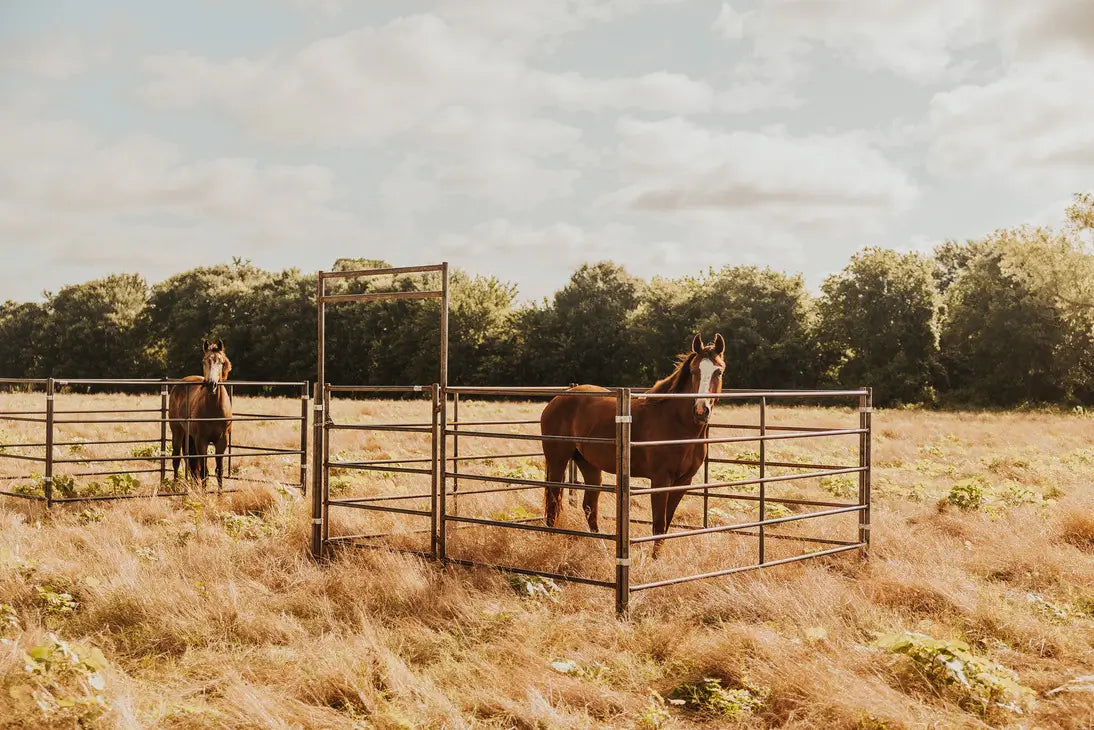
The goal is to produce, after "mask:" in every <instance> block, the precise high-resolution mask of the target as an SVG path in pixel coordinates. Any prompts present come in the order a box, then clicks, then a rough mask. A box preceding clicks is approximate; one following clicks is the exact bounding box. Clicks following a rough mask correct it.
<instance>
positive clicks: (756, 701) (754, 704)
mask: <svg viewBox="0 0 1094 730" xmlns="http://www.w3.org/2000/svg"><path fill="white" fill-rule="evenodd" d="M762 694H763V693H760V692H757V691H755V690H753V689H749V688H744V687H742V688H740V689H730V688H727V687H723V686H722V681H721V680H720V679H718V678H717V677H704V678H703V681H702V682H700V683H698V684H682V685H680V686H679V687H676V688H675V689H673V690H672V692H670V693H669V698H670V699H672V700H682V701H683V704H684V706H685V707H687V708H688V709H689V710H693V711H695V712H699V713H702V714H705V715H711V716H714V717H721V718H724V719H727V720H740V719H742V718H744V717H745V716H747V715H749V714H751V713H752V712H754V711H755V710H758V709H760V708H761V707H762V706H763V703H764V697H763V696H762Z"/></svg>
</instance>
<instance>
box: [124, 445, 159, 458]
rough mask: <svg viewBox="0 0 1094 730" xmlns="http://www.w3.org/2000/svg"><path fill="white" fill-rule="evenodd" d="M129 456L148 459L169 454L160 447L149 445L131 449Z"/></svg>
mask: <svg viewBox="0 0 1094 730" xmlns="http://www.w3.org/2000/svg"><path fill="white" fill-rule="evenodd" d="M129 455H130V456H135V457H138V458H148V457H152V456H166V455H167V454H166V453H164V452H163V451H161V450H160V448H159V447H158V446H153V445H152V444H148V445H147V446H134V447H133V448H132V449H130V451H129Z"/></svg>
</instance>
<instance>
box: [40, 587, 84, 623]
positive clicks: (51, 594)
mask: <svg viewBox="0 0 1094 730" xmlns="http://www.w3.org/2000/svg"><path fill="white" fill-rule="evenodd" d="M37 591H38V601H39V603H41V604H42V609H43V610H44V611H45V612H46V614H47V615H51V616H67V615H68V614H70V613H73V612H74V611H75V610H76V609H77V608H79V607H80V602H79V601H77V600H76V599H75V597H73V595H72V594H71V593H64V592H63V591H58V590H57V589H55V588H52V587H50V586H38V587H37Z"/></svg>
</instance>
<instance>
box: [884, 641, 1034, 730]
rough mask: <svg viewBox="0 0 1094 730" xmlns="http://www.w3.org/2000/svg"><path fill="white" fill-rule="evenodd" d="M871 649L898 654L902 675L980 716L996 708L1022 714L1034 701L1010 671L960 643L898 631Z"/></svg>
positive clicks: (1031, 693) (1028, 690)
mask: <svg viewBox="0 0 1094 730" xmlns="http://www.w3.org/2000/svg"><path fill="white" fill-rule="evenodd" d="M874 646H876V647H878V648H880V649H884V650H886V651H889V652H891V653H893V654H897V655H899V656H900V657H901V658H902V664H901V665H899V668H900V669H901V671H902V672H903V673H905V674H908V675H911V676H914V677H916V678H920V679H923V680H925V681H926V682H927V683H928V684H929V685H930V686H931V687H932V688H933V689H935V690H942V691H945V692H948V693H949V694H950V695H951V696H952V697H954V699H955V700H956V701H957V703H958V704H959V705H961V706H962V707H963V708H965V709H968V710H973V711H976V712H978V713H979V714H981V715H986V714H988V713H989V712H991V711H993V710H996V709H1003V710H1007V711H1010V712H1022V711H1023V710H1024V709H1025V708H1027V707H1028V706H1029V705H1030V704H1031V702H1032V700H1033V690H1031V689H1029V688H1028V687H1024V686H1022V685H1021V684H1019V682H1018V676H1017V675H1016V674H1015V673H1014V672H1013V671H1011V670H1010V669H1007V668H1006V667H1004V666H1002V665H999V664H995V663H994V662H991V661H989V660H987V659H984V658H981V657H977V656H974V655H973V654H972V653H971V652H970V651H969V645H968V644H966V643H965V642H963V641H945V640H943V639H935V638H933V637H931V636H927V635H926V634H920V633H915V632H911V631H899V632H895V633H890V634H884V635H882V636H880V637H878V639H877V641H875V642H874Z"/></svg>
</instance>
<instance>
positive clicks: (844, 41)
mask: <svg viewBox="0 0 1094 730" xmlns="http://www.w3.org/2000/svg"><path fill="white" fill-rule="evenodd" d="M982 13H983V8H982V5H981V2H980V0H969V1H968V2H960V3H954V2H948V1H947V2H942V1H941V0H927V1H924V0H886V1H885V2H876V1H875V0H768V2H765V3H763V4H762V5H761V6H760V7H759V8H758V9H755V10H749V11H746V12H743V13H736V12H735V11H733V10H732V8H730V7H729V6H728V5H723V7H722V11H721V13H720V14H719V15H718V18H717V20H716V21H715V29H716V30H717V31H718V32H719V33H720V34H721V35H723V36H726V37H729V38H733V39H738V38H744V39H748V40H750V41H751V43H752V48H753V50H754V52H755V54H756V55H757V56H759V57H761V58H766V59H785V58H786V57H788V56H793V57H803V56H805V55H806V54H807V53H808V52H809V51H810V50H812V49H814V48H818V47H823V48H827V49H829V50H830V51H832V52H834V53H836V54H837V55H839V56H841V57H843V58H845V59H847V60H848V61H850V62H851V63H853V64H855V65H856V66H859V67H862V68H865V69H867V70H876V69H885V70H889V71H892V72H893V73H896V74H898V75H901V76H904V77H907V78H910V79H913V80H916V81H930V80H936V79H939V78H941V77H943V76H945V75H949V74H953V73H955V72H956V71H958V70H959V69H958V68H957V63H956V62H957V59H956V53H957V52H958V51H960V50H961V49H964V48H967V47H969V46H971V45H973V44H975V43H977V42H979V41H980V40H981V38H980V34H979V33H980V29H981V21H982V18H983V15H982ZM727 33H728V35H727Z"/></svg>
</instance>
